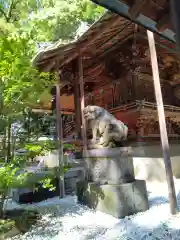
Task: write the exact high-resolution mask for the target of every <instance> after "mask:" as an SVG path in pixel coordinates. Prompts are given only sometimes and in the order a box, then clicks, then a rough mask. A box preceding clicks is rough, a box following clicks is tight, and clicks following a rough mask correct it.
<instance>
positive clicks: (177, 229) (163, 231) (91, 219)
mask: <svg viewBox="0 0 180 240" xmlns="http://www.w3.org/2000/svg"><path fill="white" fill-rule="evenodd" d="M175 184H176V193H177V196H178V205H179V206H180V181H179V180H175ZM147 188H148V193H149V203H150V209H149V210H148V211H146V212H144V213H139V214H136V215H134V216H130V217H126V218H125V219H115V218H113V217H112V216H110V215H107V214H103V213H101V212H95V211H93V210H90V209H88V208H87V207H84V206H81V205H79V204H77V203H76V198H75V197H66V198H64V199H62V200H59V199H58V198H54V199H49V200H47V201H43V202H41V203H38V204H35V205H31V206H27V205H26V206H24V207H26V208H36V209H37V210H38V211H39V212H40V213H42V219H41V220H40V221H39V222H38V224H37V225H35V226H34V227H33V228H32V229H31V231H30V232H28V233H26V234H24V235H23V236H16V237H14V238H11V240H12V239H14V240H16V239H18V240H25V239H26V240H50V239H51V240H92V239H93V240H104V239H108V240H116V239H120V240H136V239H137V240H160V239H165V240H176V239H180V214H178V215H176V216H171V215H170V213H169V204H168V199H167V189H166V185H165V184H162V185H157V184H154V185H153V184H148V185H147ZM14 207H15V205H14V204H13V203H12V202H11V203H10V202H9V203H8V208H14ZM16 207H17V206H16Z"/></svg>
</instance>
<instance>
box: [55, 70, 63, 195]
mask: <svg viewBox="0 0 180 240" xmlns="http://www.w3.org/2000/svg"><path fill="white" fill-rule="evenodd" d="M57 75H58V76H57V78H58V79H57V84H56V127H57V140H58V158H59V167H64V161H63V157H64V154H63V129H62V116H61V105H60V86H59V82H60V81H59V74H57ZM59 190H60V198H63V197H64V196H65V189H64V174H62V175H61V176H60V178H59Z"/></svg>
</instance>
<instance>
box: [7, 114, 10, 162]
mask: <svg viewBox="0 0 180 240" xmlns="http://www.w3.org/2000/svg"><path fill="white" fill-rule="evenodd" d="M10 161H11V120H10V119H9V118H8V125H7V155H6V162H7V163H8V162H10Z"/></svg>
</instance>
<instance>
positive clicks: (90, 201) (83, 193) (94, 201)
mask: <svg viewBox="0 0 180 240" xmlns="http://www.w3.org/2000/svg"><path fill="white" fill-rule="evenodd" d="M76 194H77V199H78V202H79V203H80V204H83V205H87V206H88V207H90V208H93V209H95V210H98V211H101V212H104V213H107V214H110V215H112V216H114V217H116V218H124V217H125V216H128V215H133V214H135V213H138V212H144V211H146V210H148V208H149V204H148V196H147V190H146V183H145V181H144V180H136V181H134V182H131V183H125V184H118V185H99V184H97V183H94V182H86V181H81V182H78V183H77V192H76Z"/></svg>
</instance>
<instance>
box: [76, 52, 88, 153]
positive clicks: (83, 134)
mask: <svg viewBox="0 0 180 240" xmlns="http://www.w3.org/2000/svg"><path fill="white" fill-rule="evenodd" d="M78 69H79V84H80V99H81V119H82V128H81V131H82V139H83V146H84V149H87V136H86V121H85V119H84V114H83V109H84V107H85V99H84V81H83V63H82V57H81V56H80V55H79V57H78Z"/></svg>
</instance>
